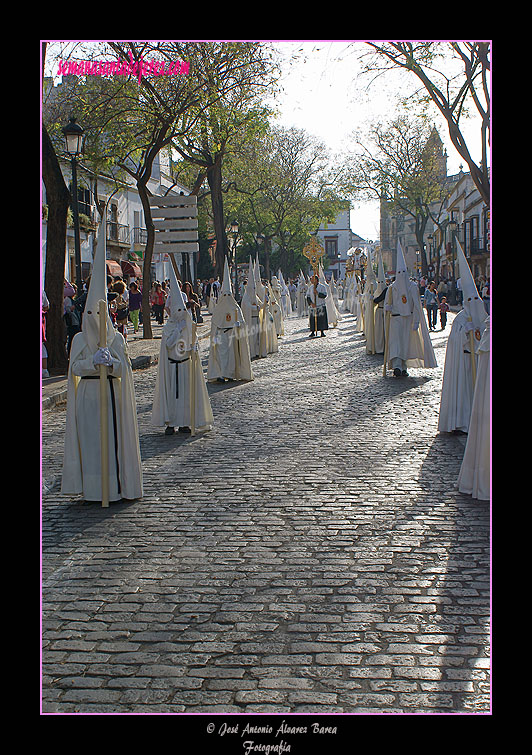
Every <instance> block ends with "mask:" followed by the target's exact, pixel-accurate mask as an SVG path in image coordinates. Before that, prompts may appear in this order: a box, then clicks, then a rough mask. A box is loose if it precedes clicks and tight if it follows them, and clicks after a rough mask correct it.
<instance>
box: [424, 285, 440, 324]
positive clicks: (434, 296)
mask: <svg viewBox="0 0 532 755" xmlns="http://www.w3.org/2000/svg"><path fill="white" fill-rule="evenodd" d="M438 304H439V301H438V292H437V291H436V289H435V283H434V281H431V282H430V283H429V285H428V287H427V288H426V289H425V294H424V301H423V305H424V307H425V309H426V310H427V320H428V322H429V330H436V319H437V313H438Z"/></svg>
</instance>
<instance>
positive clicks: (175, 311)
mask: <svg viewBox="0 0 532 755" xmlns="http://www.w3.org/2000/svg"><path fill="white" fill-rule="evenodd" d="M166 306H167V308H168V309H169V310H170V315H169V320H170V321H171V322H174V323H175V322H177V321H178V320H182V319H183V318H184V317H185V315H188V316H189V317H190V318H191V319H192V315H191V314H190V312H189V311H188V309H187V306H186V303H185V299H184V297H183V292H182V291H181V287H180V286H179V283H178V280H177V276H176V274H175V270H174V266H173V265H170V295H169V297H168V299H167V301H166Z"/></svg>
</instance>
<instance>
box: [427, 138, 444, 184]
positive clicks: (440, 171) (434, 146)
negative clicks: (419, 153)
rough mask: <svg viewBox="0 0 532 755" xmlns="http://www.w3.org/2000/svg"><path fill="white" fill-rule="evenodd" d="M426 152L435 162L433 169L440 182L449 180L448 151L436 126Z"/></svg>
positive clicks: (428, 141)
mask: <svg viewBox="0 0 532 755" xmlns="http://www.w3.org/2000/svg"><path fill="white" fill-rule="evenodd" d="M425 152H426V154H427V156H430V159H431V161H432V162H433V169H434V171H435V172H436V175H437V176H438V178H439V179H440V181H442V183H443V182H445V181H446V180H447V150H446V149H445V147H444V145H443V142H442V140H441V137H440V135H439V133H438V129H437V128H436V126H433V127H432V132H431V134H430V136H429V138H428V140H427V144H426V145H425Z"/></svg>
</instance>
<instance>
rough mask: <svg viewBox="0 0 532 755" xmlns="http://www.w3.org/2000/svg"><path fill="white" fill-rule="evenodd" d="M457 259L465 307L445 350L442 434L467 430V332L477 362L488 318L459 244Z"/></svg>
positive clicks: (469, 384) (470, 389)
mask: <svg viewBox="0 0 532 755" xmlns="http://www.w3.org/2000/svg"><path fill="white" fill-rule="evenodd" d="M457 257H458V262H459V265H460V277H461V279H462V290H463V294H464V299H463V306H464V308H463V309H462V310H461V311H460V312H459V313H458V314H457V315H456V317H455V318H454V320H453V324H452V326H451V330H450V332H449V337H448V339H447V348H446V351H445V366H444V371H443V383H442V392H441V399H440V415H439V419H438V430H439V431H440V432H444V433H450V432H453V431H455V430H460V431H461V432H464V433H466V432H467V431H468V429H469V420H470V417H471V407H472V404H473V394H474V386H473V366H472V358H471V336H470V333H472V334H473V339H472V340H473V344H474V346H473V358H474V359H475V363H476V361H477V357H476V356H475V349H476V346H478V343H479V342H480V339H481V337H482V333H483V332H484V327H485V320H486V316H487V312H486V308H485V306H484V303H483V301H482V299H481V298H480V296H479V294H478V291H477V288H476V285H475V282H474V279H473V276H472V274H471V270H470V268H469V265H468V262H467V260H466V258H465V255H464V253H463V251H462V247H461V246H460V242H458V254H457Z"/></svg>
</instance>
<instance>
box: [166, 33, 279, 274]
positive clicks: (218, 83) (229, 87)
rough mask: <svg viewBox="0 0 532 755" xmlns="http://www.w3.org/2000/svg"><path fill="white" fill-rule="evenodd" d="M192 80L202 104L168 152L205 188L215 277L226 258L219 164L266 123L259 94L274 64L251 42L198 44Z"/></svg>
mask: <svg viewBox="0 0 532 755" xmlns="http://www.w3.org/2000/svg"><path fill="white" fill-rule="evenodd" d="M197 53H198V54H197V56H196V58H195V65H196V67H197V70H196V75H197V76H199V77H200V78H201V80H202V81H203V91H204V99H203V100H202V102H201V105H200V106H199V107H197V108H192V109H191V111H190V112H189V113H188V114H187V120H188V121H189V122H188V124H187V128H186V129H183V130H182V133H181V135H177V136H176V137H175V138H174V139H173V141H172V146H173V148H174V149H175V150H176V151H177V153H178V154H179V155H180V156H181V157H182V158H183V159H184V160H187V161H189V162H191V163H192V164H194V165H195V166H197V169H198V171H199V173H198V181H197V183H196V186H197V188H198V190H199V186H200V185H201V179H202V177H203V178H205V179H206V180H207V182H208V186H209V190H210V197H211V206H212V217H213V225H214V233H215V236H216V265H215V269H216V274H217V275H220V276H221V275H222V274H223V265H224V260H225V257H226V256H227V253H228V243H227V236H226V230H225V227H226V222H225V216H224V199H223V169H222V168H223V163H224V160H225V159H226V158H227V156H228V155H229V154H231V152H234V151H238V149H239V144H240V143H241V142H242V141H245V140H246V139H247V138H248V136H249V134H250V132H253V131H260V130H261V129H263V128H264V126H265V124H266V123H267V117H268V114H269V112H270V111H269V108H267V107H265V106H264V105H263V104H262V102H261V97H262V96H263V94H264V90H266V89H267V90H268V91H269V92H270V93H271V90H272V88H273V86H274V82H275V78H274V73H275V71H276V66H275V63H274V61H273V59H272V57H271V55H270V53H269V52H268V50H267V48H266V47H265V46H264V45H262V44H259V43H254V42H234V43H219V42H208V43H207V42H203V43H200V44H198V51H197Z"/></svg>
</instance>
